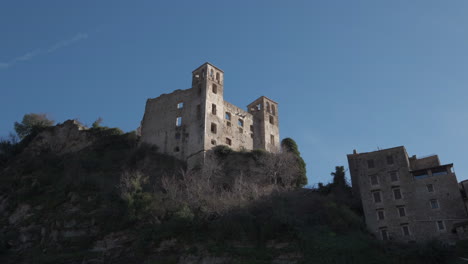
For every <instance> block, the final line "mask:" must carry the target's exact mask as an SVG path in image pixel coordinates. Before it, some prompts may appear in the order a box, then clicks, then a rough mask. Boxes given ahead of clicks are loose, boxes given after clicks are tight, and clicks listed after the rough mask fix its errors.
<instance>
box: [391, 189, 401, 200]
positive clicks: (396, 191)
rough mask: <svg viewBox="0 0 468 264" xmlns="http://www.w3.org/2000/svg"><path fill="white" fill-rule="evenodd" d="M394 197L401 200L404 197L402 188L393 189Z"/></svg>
mask: <svg viewBox="0 0 468 264" xmlns="http://www.w3.org/2000/svg"><path fill="white" fill-rule="evenodd" d="M393 198H395V200H400V199H401V198H402V195H401V190H400V188H394V189H393Z"/></svg>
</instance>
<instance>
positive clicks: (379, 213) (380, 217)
mask: <svg viewBox="0 0 468 264" xmlns="http://www.w3.org/2000/svg"><path fill="white" fill-rule="evenodd" d="M384 219H385V213H384V210H383V209H379V210H377V220H384Z"/></svg>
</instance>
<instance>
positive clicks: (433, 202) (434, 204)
mask: <svg viewBox="0 0 468 264" xmlns="http://www.w3.org/2000/svg"><path fill="white" fill-rule="evenodd" d="M430 204H431V208H432V209H438V208H439V201H437V199H433V200H431V201H430Z"/></svg>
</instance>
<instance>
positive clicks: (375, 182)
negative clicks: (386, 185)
mask: <svg viewBox="0 0 468 264" xmlns="http://www.w3.org/2000/svg"><path fill="white" fill-rule="evenodd" d="M369 180H370V183H371V185H379V178H378V177H377V174H372V175H369Z"/></svg>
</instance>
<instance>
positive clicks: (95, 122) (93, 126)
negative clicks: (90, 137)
mask: <svg viewBox="0 0 468 264" xmlns="http://www.w3.org/2000/svg"><path fill="white" fill-rule="evenodd" d="M102 121H104V119H102V117H98V119H96V121H94V122H93V124H92V125H91V127H92V128H98V127H100V126H101V123H102Z"/></svg>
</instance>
